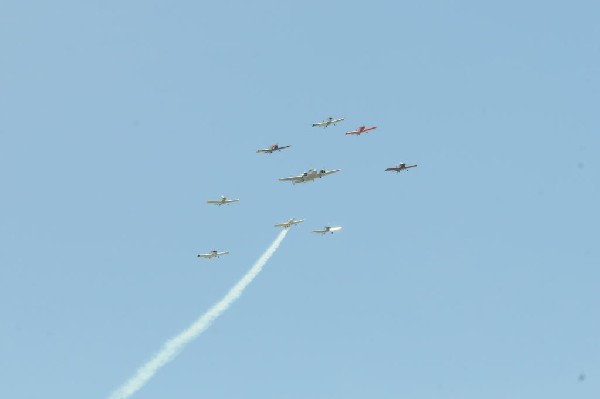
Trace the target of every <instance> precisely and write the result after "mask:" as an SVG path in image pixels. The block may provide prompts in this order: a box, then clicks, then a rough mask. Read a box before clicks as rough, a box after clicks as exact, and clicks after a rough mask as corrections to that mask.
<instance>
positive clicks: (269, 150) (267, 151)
mask: <svg viewBox="0 0 600 399" xmlns="http://www.w3.org/2000/svg"><path fill="white" fill-rule="evenodd" d="M256 152H257V153H259V152H262V153H267V154H270V153H272V152H273V150H271V149H265V150H256Z"/></svg>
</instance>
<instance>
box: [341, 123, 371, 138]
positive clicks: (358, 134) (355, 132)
mask: <svg viewBox="0 0 600 399" xmlns="http://www.w3.org/2000/svg"><path fill="white" fill-rule="evenodd" d="M375 129H377V126H371V127H365V125H362V126H361V127H359V128H358V129H356V130H351V131H349V132H346V134H356V135H357V136H360V135H361V134H362V133H366V132H368V131H369V130H375Z"/></svg>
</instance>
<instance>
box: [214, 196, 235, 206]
mask: <svg viewBox="0 0 600 399" xmlns="http://www.w3.org/2000/svg"><path fill="white" fill-rule="evenodd" d="M232 202H239V199H229V198H227V197H226V196H224V195H221V199H219V200H208V201H206V203H208V204H215V205H219V206H221V205H229V204H231V203H232Z"/></svg>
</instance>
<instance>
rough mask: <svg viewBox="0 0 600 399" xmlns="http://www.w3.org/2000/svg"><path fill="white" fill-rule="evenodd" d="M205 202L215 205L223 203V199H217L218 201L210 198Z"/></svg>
mask: <svg viewBox="0 0 600 399" xmlns="http://www.w3.org/2000/svg"><path fill="white" fill-rule="evenodd" d="M206 203H207V204H217V205H221V204H222V203H223V201H221V200H218V201H214V200H210V201H206Z"/></svg>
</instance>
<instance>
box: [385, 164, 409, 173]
mask: <svg viewBox="0 0 600 399" xmlns="http://www.w3.org/2000/svg"><path fill="white" fill-rule="evenodd" d="M416 167H417V165H407V164H405V163H404V162H401V163H400V164H399V165H398V166H394V167H392V168H387V169H386V171H391V172H400V171H403V170H406V169H410V168H416Z"/></svg>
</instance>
